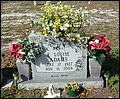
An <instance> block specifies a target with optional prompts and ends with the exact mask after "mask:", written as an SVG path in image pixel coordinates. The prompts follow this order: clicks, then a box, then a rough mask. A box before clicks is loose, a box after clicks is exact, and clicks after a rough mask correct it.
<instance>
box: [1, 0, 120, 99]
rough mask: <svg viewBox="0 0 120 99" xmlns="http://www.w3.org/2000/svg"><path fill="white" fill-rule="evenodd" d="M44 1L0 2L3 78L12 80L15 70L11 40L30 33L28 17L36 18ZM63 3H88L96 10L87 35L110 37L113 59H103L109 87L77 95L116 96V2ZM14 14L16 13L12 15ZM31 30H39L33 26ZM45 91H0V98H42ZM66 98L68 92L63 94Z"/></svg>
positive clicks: (117, 50) (86, 30)
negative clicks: (34, 2)
mask: <svg viewBox="0 0 120 99" xmlns="http://www.w3.org/2000/svg"><path fill="white" fill-rule="evenodd" d="M44 2H45V1H38V5H37V6H33V1H6V2H5V3H1V67H2V71H3V77H4V81H3V82H6V81H7V80H8V79H13V77H12V73H13V72H15V71H17V68H16V64H15V62H16V60H15V59H14V58H11V57H10V53H9V51H8V49H7V47H8V46H9V45H11V43H14V42H15V43H16V42H18V41H19V40H20V39H21V37H22V36H23V34H24V33H26V32H27V33H30V31H31V30H32V28H30V26H29V24H28V19H30V18H31V16H32V18H33V19H37V17H36V16H40V15H41V13H42V11H41V10H40V7H41V6H42V5H43V3H44ZM56 2H57V1H54V2H53V3H56ZM64 3H65V4H68V5H69V4H70V5H74V6H75V7H76V8H79V7H80V6H82V7H85V6H87V7H88V9H96V10H95V11H96V12H95V14H93V16H94V19H93V21H92V24H93V25H90V26H89V27H87V28H85V32H86V33H87V34H94V33H97V34H106V35H107V38H108V39H109V40H110V45H111V48H112V50H111V54H112V59H111V60H110V61H107V62H105V64H104V69H107V70H109V71H110V77H109V88H89V89H86V91H84V92H82V93H81V94H80V95H79V96H78V97H80V98H119V9H118V8H119V1H91V4H90V5H87V1H64ZM14 13H17V14H14ZM33 30H34V31H39V29H36V28H34V29H33ZM45 94H46V90H41V89H35V90H29V91H27V90H24V89H19V90H17V91H16V93H15V92H14V90H13V89H6V90H3V89H2V90H1V97H6V98H26V97H27V98H42V97H43V96H44V95H45ZM65 97H67V95H65Z"/></svg>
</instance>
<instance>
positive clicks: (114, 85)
mask: <svg viewBox="0 0 120 99" xmlns="http://www.w3.org/2000/svg"><path fill="white" fill-rule="evenodd" d="M109 88H111V89H119V76H118V75H117V74H116V75H115V76H112V77H111V78H110V79H109Z"/></svg>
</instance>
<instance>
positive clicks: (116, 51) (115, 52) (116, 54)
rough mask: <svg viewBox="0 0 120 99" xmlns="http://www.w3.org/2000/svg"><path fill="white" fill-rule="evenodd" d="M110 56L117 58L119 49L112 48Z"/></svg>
mask: <svg viewBox="0 0 120 99" xmlns="http://www.w3.org/2000/svg"><path fill="white" fill-rule="evenodd" d="M111 54H112V58H119V49H114V50H112V51H111Z"/></svg>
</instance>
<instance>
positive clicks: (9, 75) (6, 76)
mask: <svg viewBox="0 0 120 99" xmlns="http://www.w3.org/2000/svg"><path fill="white" fill-rule="evenodd" d="M14 72H18V70H17V68H16V67H14V68H12V67H11V68H2V74H3V80H2V83H1V87H2V86H4V85H6V83H8V80H11V79H13V73H14Z"/></svg>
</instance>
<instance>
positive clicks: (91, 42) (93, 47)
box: [89, 41, 98, 49]
mask: <svg viewBox="0 0 120 99" xmlns="http://www.w3.org/2000/svg"><path fill="white" fill-rule="evenodd" d="M89 45H90V48H91V49H96V48H97V47H98V43H97V42H93V41H90V42H89Z"/></svg>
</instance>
